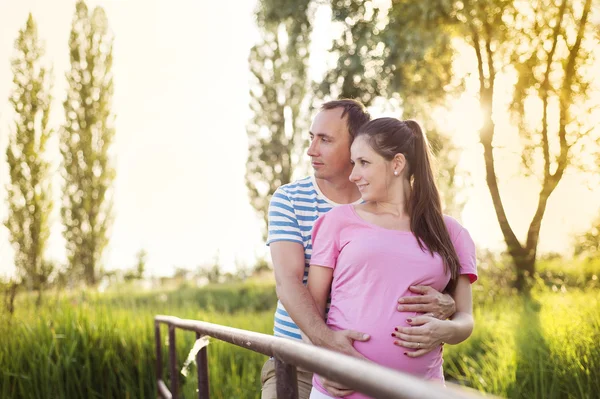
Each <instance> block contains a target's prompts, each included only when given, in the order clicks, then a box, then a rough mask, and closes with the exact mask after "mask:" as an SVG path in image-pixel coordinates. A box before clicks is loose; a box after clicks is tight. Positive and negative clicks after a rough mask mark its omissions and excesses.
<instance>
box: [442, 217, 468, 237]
mask: <svg viewBox="0 0 600 399" xmlns="http://www.w3.org/2000/svg"><path fill="white" fill-rule="evenodd" d="M444 223H446V228H447V229H448V232H449V233H450V236H451V237H454V236H457V235H458V234H460V232H461V231H463V230H466V229H465V228H464V226H463V225H462V224H460V222H459V221H458V220H456V219H455V218H453V217H452V216H450V215H444Z"/></svg>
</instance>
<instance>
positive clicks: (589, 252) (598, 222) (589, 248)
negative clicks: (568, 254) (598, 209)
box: [574, 215, 600, 260]
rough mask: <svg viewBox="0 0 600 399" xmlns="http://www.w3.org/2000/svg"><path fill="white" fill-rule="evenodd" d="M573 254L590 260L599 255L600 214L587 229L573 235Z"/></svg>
mask: <svg viewBox="0 0 600 399" xmlns="http://www.w3.org/2000/svg"><path fill="white" fill-rule="evenodd" d="M574 241H575V243H574V244H575V245H574V254H575V256H582V257H585V258H588V259H590V260H593V259H598V258H599V256H600V215H599V216H598V217H597V218H596V219H595V220H594V221H593V222H592V226H591V228H590V230H589V231H587V232H585V233H581V234H577V235H576V236H575V239H574Z"/></svg>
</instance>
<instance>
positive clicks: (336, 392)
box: [317, 376, 354, 398]
mask: <svg viewBox="0 0 600 399" xmlns="http://www.w3.org/2000/svg"><path fill="white" fill-rule="evenodd" d="M317 378H319V380H320V381H321V385H322V386H323V388H325V389H326V390H327V392H329V393H330V394H331V395H332V396H333V397H335V398H343V397H344V396H348V395H350V394H352V393H354V391H353V390H352V389H348V388H346V387H345V386H343V385H342V384H340V383H338V382H334V381H331V380H328V379H327V378H325V377H321V376H318V377H317Z"/></svg>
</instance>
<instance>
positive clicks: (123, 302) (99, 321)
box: [0, 276, 600, 399]
mask: <svg viewBox="0 0 600 399" xmlns="http://www.w3.org/2000/svg"><path fill="white" fill-rule="evenodd" d="M482 277H483V276H482ZM484 283H485V284H490V285H492V284H494V283H493V282H491V281H490V282H486V281H484V280H483V278H482V279H481V280H480V281H479V282H478V283H476V284H475V285H474V287H477V286H478V285H479V284H484ZM47 302H48V301H47ZM474 302H475V320H476V323H475V326H476V327H475V331H474V333H473V335H472V337H471V338H469V340H467V341H465V342H464V343H462V344H460V345H457V346H452V345H446V346H445V349H444V359H445V363H444V369H445V374H446V378H447V379H448V380H449V381H454V382H459V383H461V384H464V385H466V386H469V387H473V388H475V389H478V390H482V391H485V392H488V393H491V394H495V395H500V396H503V397H510V398H540V399H541V398H587V397H592V396H593V395H594V392H598V389H600V386H599V385H598V384H599V382H600V374H599V373H600V346H599V345H598V342H600V295H599V294H598V290H597V287H596V288H589V289H569V290H566V291H564V290H559V291H557V292H553V291H552V290H548V289H546V288H545V287H544V286H543V285H540V286H538V287H537V288H536V289H535V290H534V291H533V297H532V298H530V299H524V298H522V297H520V296H519V295H510V294H507V295H501V296H496V297H495V298H494V299H493V300H491V301H490V300H488V298H487V297H486V292H484V291H475V294H474ZM274 307H275V290H274V287H273V286H272V285H229V286H225V285H219V286H208V287H205V288H202V289H183V290H174V291H168V292H160V291H159V292H146V293H142V292H134V293H128V294H127V295H124V294H118V293H108V294H93V293H89V292H85V291H82V292H80V293H79V294H76V293H73V294H70V295H63V296H61V297H60V298H58V299H55V302H52V303H47V304H45V305H44V307H43V308H42V309H41V310H40V311H35V310H34V308H33V298H29V297H26V296H25V297H22V298H21V299H20V303H19V306H18V308H17V311H16V313H15V317H14V318H13V319H12V321H11V322H10V323H3V324H1V325H0V334H2V336H3V337H4V339H3V340H2V341H0V370H1V371H0V397H22V398H36V397H156V388H155V370H154V365H155V361H156V358H155V354H154V353H155V352H154V335H153V333H154V329H153V317H154V315H156V314H170V315H174V316H177V317H181V318H189V319H198V320H205V321H209V322H214V323H218V324H223V325H228V326H232V327H236V328H242V329H248V330H252V331H258V332H262V333H266V334H270V333H271V331H272V323H273V311H274ZM166 337H167V329H166V327H164V326H163V328H162V330H161V342H163V346H162V350H163V360H164V369H163V370H164V373H165V374H166V373H167V361H166V359H167V353H168V352H167V351H168V347H167V346H166V345H167V344H166ZM176 340H177V359H178V370H182V368H183V364H184V361H185V359H186V357H187V355H188V353H189V351H190V350H191V348H192V347H193V343H194V340H195V337H194V334H193V333H189V332H185V331H178V332H177V336H176ZM210 342H211V343H210V345H209V346H208V356H209V359H208V364H209V378H210V386H211V397H213V398H240V399H244V398H256V397H258V396H259V394H260V369H261V367H262V365H263V363H264V361H265V360H266V357H265V356H263V355H260V354H256V353H253V352H250V351H247V350H244V349H241V348H235V347H233V346H231V345H229V344H225V343H220V342H218V341H217V340H211V341H210ZM179 379H180V382H181V384H182V392H183V393H184V396H185V397H194V396H195V395H196V392H195V390H196V386H197V385H196V372H195V366H194V365H193V364H192V365H191V366H190V367H189V368H188V369H187V377H184V376H183V375H180V378H179ZM168 382H169V381H168V379H167V383H168Z"/></svg>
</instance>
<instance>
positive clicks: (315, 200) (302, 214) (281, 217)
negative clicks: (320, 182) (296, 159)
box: [267, 177, 337, 340]
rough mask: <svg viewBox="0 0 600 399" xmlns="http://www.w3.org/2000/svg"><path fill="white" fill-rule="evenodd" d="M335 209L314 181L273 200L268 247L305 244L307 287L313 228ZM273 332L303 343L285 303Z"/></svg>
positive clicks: (280, 192) (282, 190)
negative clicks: (284, 242) (281, 244)
mask: <svg viewBox="0 0 600 399" xmlns="http://www.w3.org/2000/svg"><path fill="white" fill-rule="evenodd" d="M335 205H337V204H336V203H334V202H332V201H330V200H328V199H327V198H325V197H324V196H323V194H322V193H321V191H320V190H319V188H318V186H317V184H316V182H315V179H314V177H306V178H304V179H301V180H297V181H295V182H293V183H290V184H286V185H284V186H281V187H279V188H278V189H277V191H275V193H274V194H273V197H271V203H270V205H269V235H268V238H267V245H270V244H271V243H273V242H277V241H292V242H297V243H300V244H302V246H303V247H304V278H303V283H304V284H305V285H306V282H307V280H308V267H309V265H310V257H311V254H312V241H311V235H312V229H313V226H314V224H315V221H316V220H317V219H318V218H319V216H321V215H323V214H325V213H327V212H329V211H330V210H331V209H332V208H333V207H334V206H335ZM273 332H274V334H275V335H276V336H279V337H284V338H291V339H297V340H300V339H302V337H301V335H300V329H299V328H298V326H296V324H295V323H294V322H293V320H292V319H291V317H290V316H289V314H288V313H287V312H286V310H285V308H284V307H283V304H282V303H281V301H278V302H277V310H276V311H275V326H274V328H273Z"/></svg>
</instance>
